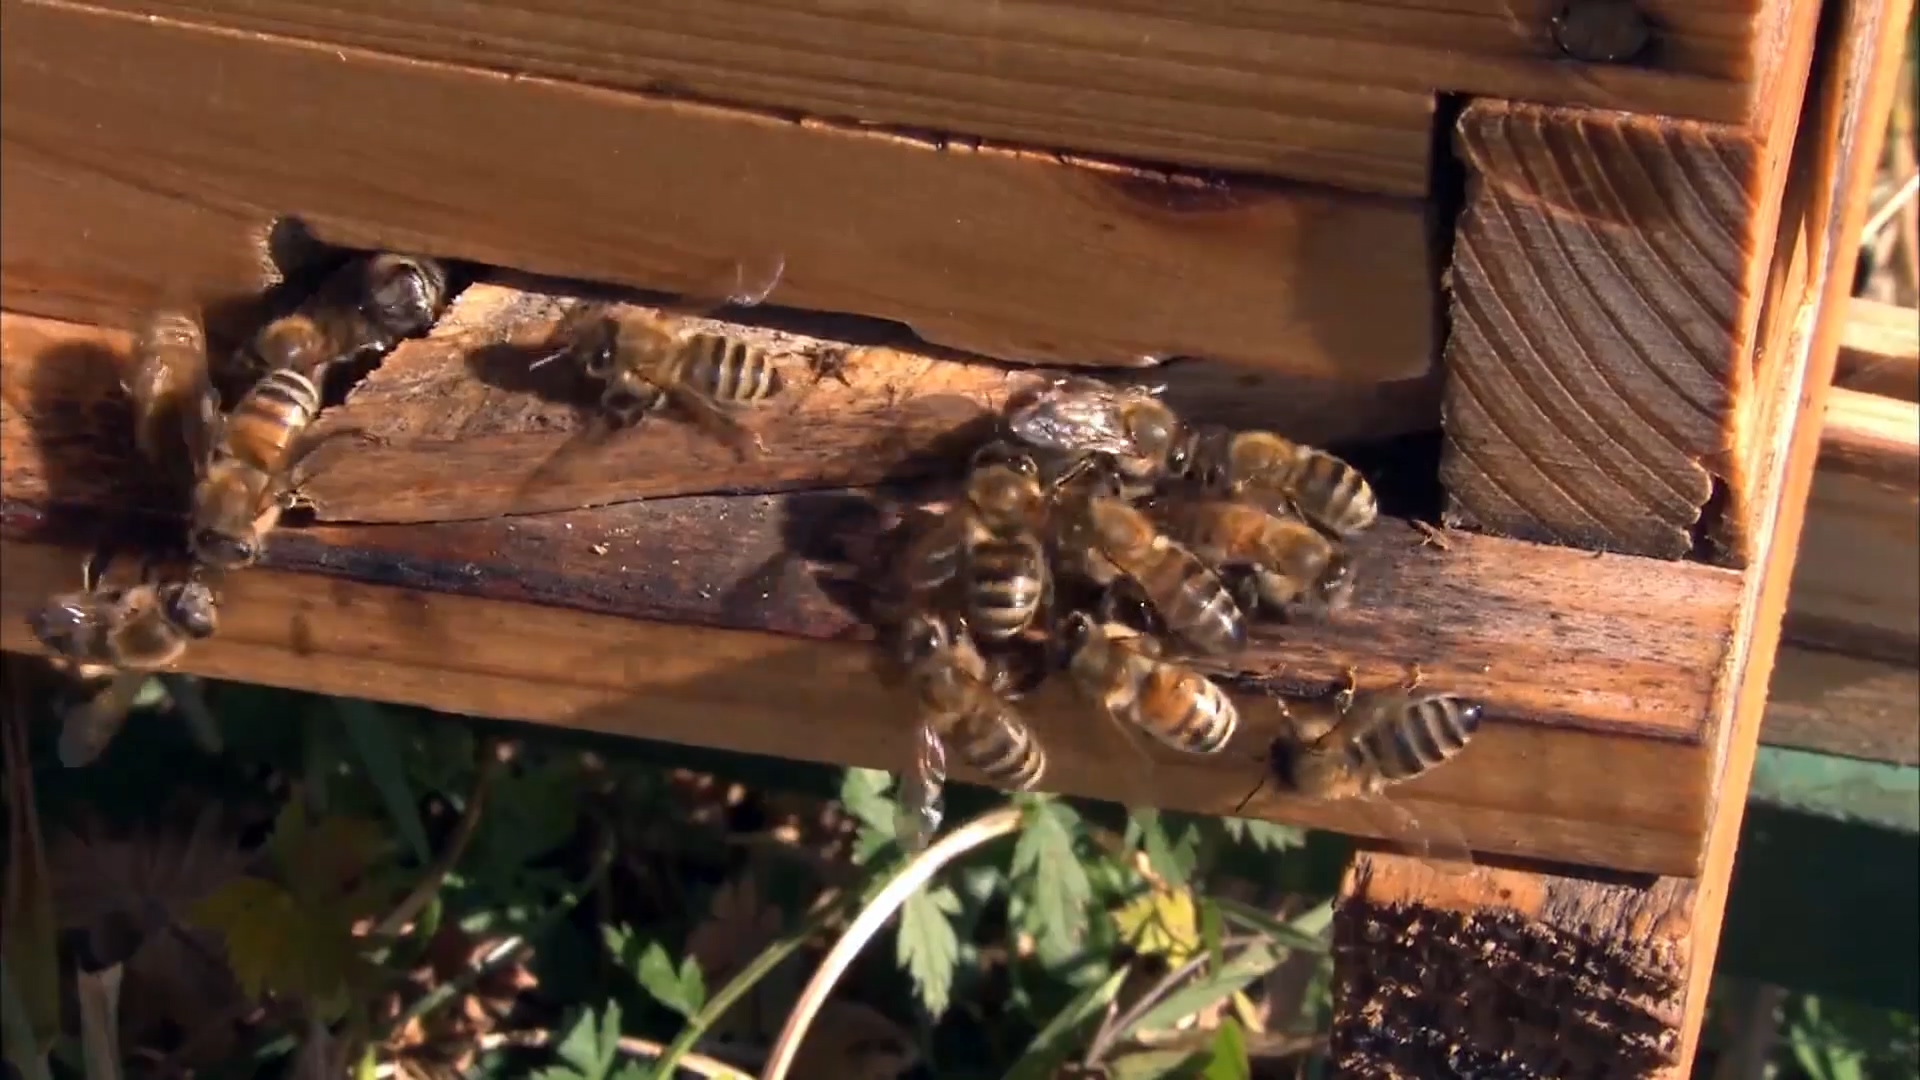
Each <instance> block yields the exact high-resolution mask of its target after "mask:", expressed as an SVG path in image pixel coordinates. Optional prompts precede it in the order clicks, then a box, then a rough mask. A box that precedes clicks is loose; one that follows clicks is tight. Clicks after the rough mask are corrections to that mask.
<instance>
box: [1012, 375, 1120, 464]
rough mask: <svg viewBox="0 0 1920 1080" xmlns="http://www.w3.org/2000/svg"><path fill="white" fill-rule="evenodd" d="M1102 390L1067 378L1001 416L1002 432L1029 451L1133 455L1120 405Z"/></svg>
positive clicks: (1115, 397)
mask: <svg viewBox="0 0 1920 1080" xmlns="http://www.w3.org/2000/svg"><path fill="white" fill-rule="evenodd" d="M1124 400H1125V399H1124V395H1123V394H1122V393H1121V392H1120V391H1118V390H1116V389H1114V388H1113V387H1110V386H1108V385H1106V384H1105V383H1100V382H1094V381H1091V380H1085V379H1075V378H1070V379H1067V380H1065V381H1063V382H1062V383H1060V384H1058V385H1056V386H1053V387H1051V388H1049V389H1046V390H1043V391H1041V392H1040V394H1039V395H1038V396H1037V397H1035V398H1034V400H1032V401H1030V402H1027V403H1025V404H1022V405H1020V406H1019V407H1017V408H1015V409H1014V410H1013V411H1012V412H1010V413H1008V414H1007V428H1008V430H1010V431H1011V432H1013V434H1014V437H1016V438H1018V439H1020V440H1021V441H1022V442H1025V443H1027V444H1028V445H1030V446H1034V447H1038V448H1039V449H1042V450H1051V451H1056V452H1073V451H1091V452H1094V453H1103V454H1125V453H1127V452H1129V451H1131V450H1132V449H1133V440H1132V439H1131V438H1129V437H1128V435H1127V430H1126V424H1125V421H1124V415H1125V414H1124V412H1123V411H1122V409H1121V404H1122V402H1123V401H1124Z"/></svg>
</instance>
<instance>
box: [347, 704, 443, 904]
mask: <svg viewBox="0 0 1920 1080" xmlns="http://www.w3.org/2000/svg"><path fill="white" fill-rule="evenodd" d="M333 709H334V712H335V713H337V714H338V715H339V717H340V725H341V726H342V727H343V728H345V729H346V732H347V739H348V740H349V741H350V742H352V743H353V749H354V752H355V753H357V754H359V756H360V764H361V765H362V766H363V767H364V768H365V769H366V770H367V779H368V780H371V781H372V782H373V786H374V790H376V791H378V792H379V793H380V802H381V803H382V804H383V805H384V806H385V807H386V810H387V817H389V818H391V819H392V820H393V824H394V828H396V829H398V830H400V838H401V839H403V840H405V841H406V842H407V847H409V848H411V849H412V850H413V857H414V858H415V859H418V860H419V861H420V865H422V866H426V865H428V864H430V863H432V862H433V847H432V845H430V844H428V843H427V827H426V825H425V824H424V823H423V822H421V820H420V805H419V802H418V801H417V800H416V799H415V798H414V794H413V787H412V785H411V784H409V783H408V782H407V770H406V767H405V766H404V765H402V764H401V761H400V747H399V744H398V743H396V742H395V741H394V738H393V730H392V729H391V728H390V727H388V725H387V722H386V720H385V718H384V717H382V716H381V714H380V707H379V706H378V705H374V704H373V703H371V702H367V701H361V700H359V699H357V698H334V699H333Z"/></svg>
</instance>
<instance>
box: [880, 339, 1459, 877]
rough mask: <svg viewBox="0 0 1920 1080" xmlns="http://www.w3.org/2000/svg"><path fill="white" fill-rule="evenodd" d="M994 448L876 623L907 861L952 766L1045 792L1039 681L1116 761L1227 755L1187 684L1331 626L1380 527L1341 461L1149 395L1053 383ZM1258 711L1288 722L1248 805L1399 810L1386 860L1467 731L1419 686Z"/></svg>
mask: <svg viewBox="0 0 1920 1080" xmlns="http://www.w3.org/2000/svg"><path fill="white" fill-rule="evenodd" d="M1000 429H1001V430H1000V431H999V432H998V433H997V434H996V435H995V436H994V437H992V438H991V439H990V440H989V441H987V442H986V443H985V444H984V445H982V446H981V447H979V449H978V450H977V451H976V452H975V453H974V455H973V458H972V460H971V462H970V464H969V468H968V471H967V474H966V477H965V480H964V482H963V484H962V487H961V492H960V495H959V497H958V498H956V499H955V500H954V501H953V503H952V504H951V505H950V506H949V507H947V508H946V509H944V510H940V511H928V512H924V513H922V514H921V515H920V516H919V519H918V520H916V521H914V522H912V523H911V524H910V525H909V526H908V527H907V532H906V538H905V539H904V540H903V541H902V543H901V544H900V546H899V548H898V550H897V554H896V555H895V556H894V564H893V566H892V567H891V571H892V572H891V574H890V577H889V587H888V589H887V595H886V596H885V598H884V601H883V603H882V604H881V606H880V608H879V610H880V611H881V612H882V613H883V619H884V621H886V622H887V623H888V624H890V625H889V626H888V627H887V629H888V631H889V635H888V636H889V637H890V639H891V642H892V647H893V650H894V652H895V653H896V656H897V659H898V661H899V663H900V664H901V666H902V667H903V669H904V671H905V673H906V676H907V681H908V683H909V684H910V685H911V687H912V688H913V690H914V692H915V695H916V697H917V700H918V702H919V709H920V715H919V718H918V726H917V728H916V736H915V739H914V746H915V760H914V762H913V766H912V770H911V772H909V773H907V774H906V776H905V779H904V780H903V783H902V794H901V799H900V805H901V817H900V821H899V830H900V840H901V842H902V843H903V844H904V845H905V846H907V847H909V848H918V847H920V846H923V845H924V844H926V842H927V841H928V840H929V839H930V837H931V835H932V834H933V832H935V831H936V830H937V829H938V828H939V824H940V819H941V798H940V793H941V788H942V786H943V784H944V782H945V780H946V777H947V767H946V753H947V750H948V749H949V748H951V749H952V750H953V751H954V752H956V753H957V754H959V756H960V757H962V758H963V759H964V760H966V761H967V762H968V763H969V764H970V765H972V766H973V767H974V768H975V769H977V770H978V771H979V772H980V773H982V774H983V775H984V776H985V777H986V778H987V779H988V780H989V781H991V782H993V783H994V784H996V785H998V786H1001V787H1004V788H1009V789H1013V790H1026V789H1030V788H1032V787H1034V786H1035V785H1036V784H1037V783H1038V782H1039V781H1040V778H1041V777H1042V775H1043V774H1044V773H1045V771H1046V763H1047V757H1046V751H1045V749H1044V748H1043V747H1042V746H1041V744H1040V741H1039V739H1038V738H1037V737H1036V735H1035V733H1034V731H1033V729H1032V728H1031V727H1030V726H1029V725H1028V724H1027V722H1026V721H1025V720H1024V719H1023V718H1022V717H1021V715H1020V713H1019V711H1018V706H1017V704H1016V703H1017V702H1018V700H1019V699H1020V698H1021V697H1023V696H1025V695H1026V694H1027V693H1029V692H1031V690H1033V689H1034V688H1035V687H1036V686H1037V685H1039V682H1040V681H1041V680H1043V679H1044V678H1045V677H1046V676H1047V675H1048V674H1049V673H1050V672H1054V671H1065V672H1066V674H1067V676H1068V678H1069V679H1070V681H1071V683H1072V685H1073V686H1074V688H1075V690H1076V691H1077V692H1078V693H1079V694H1080V695H1081V696H1082V697H1084V698H1086V699H1088V700H1089V701H1090V702H1091V703H1093V704H1094V705H1095V706H1097V707H1098V708H1099V709H1100V710H1101V711H1103V712H1104V713H1105V714H1106V716H1107V717H1108V718H1110V719H1111V720H1113V721H1114V722H1115V723H1116V724H1117V725H1118V726H1119V728H1120V730H1122V731H1123V732H1127V733H1129V735H1128V737H1129V738H1130V737H1131V734H1130V733H1131V732H1133V731H1139V732H1143V733H1144V734H1146V735H1148V736H1150V737H1152V738H1153V739H1155V740H1157V741H1158V742H1160V743H1162V744H1164V745H1166V746H1169V747H1172V748H1173V749H1175V750H1177V751H1181V752H1184V753H1191V754H1216V753H1220V752H1221V751H1223V750H1225V749H1226V748H1227V747H1228V745H1229V744H1230V743H1231V742H1232V740H1233V737H1234V734H1235V732H1236V730H1237V729H1238V727H1239V714H1238V710H1237V707H1236V706H1235V704H1234V702H1233V700H1232V699H1231V698H1229V697H1228V696H1227V695H1226V693H1224V692H1223V691H1222V690H1221V688H1220V687H1219V686H1218V685H1217V684H1215V683H1214V682H1213V681H1212V680H1211V679H1209V678H1208V677H1207V676H1206V675H1205V674H1203V673H1202V672H1201V671H1199V670H1197V668H1196V667H1195V666H1194V663H1193V662H1194V661H1195V660H1196V659H1201V658H1205V659H1208V660H1210V661H1213V662H1215V663H1218V662H1219V661H1221V660H1224V659H1227V658H1230V657H1231V656H1232V655H1233V654H1235V653H1237V652H1239V651H1241V650H1243V649H1244V648H1246V646H1247V641H1248V623H1249V621H1250V620H1253V619H1273V620H1278V621H1295V620H1302V619H1314V618H1320V617H1325V616H1327V615H1329V614H1331V613H1335V612H1338V611H1339V610H1340V609H1342V608H1343V607H1345V606H1346V604H1347V602H1348V600H1349V598H1350V596H1351V594H1352V590H1353V585H1354V571H1353V564H1352V561H1351V559H1350V558H1349V555H1348V551H1347V548H1346V543H1347V541H1348V540H1350V539H1351V538H1352V537H1353V536H1355V535H1357V534H1358V533H1360V532H1362V531H1364V530H1366V529H1367V528H1369V527H1371V526H1372V525H1373V524H1374V521H1375V519H1376V518H1377V516H1378V513H1379V509H1378V504H1377V502H1376V500H1375V497H1374V494H1373V489H1372V487H1371V486H1370V485H1369V484H1368V483H1367V481H1366V478H1365V477H1363V476H1362V475H1361V474H1360V472H1359V471H1358V470H1356V469H1354V468H1353V467H1352V466H1351V465H1349V464H1348V463H1346V462H1345V461H1342V460H1341V459H1339V458H1338V457H1335V456H1334V455H1332V454H1329V453H1327V452H1326V451H1324V450H1320V449H1317V448H1315V447H1311V446H1305V445H1302V444H1299V443H1295V442H1292V441H1290V440H1287V439H1285V438H1282V437H1281V436H1279V435H1275V434H1273V433H1271V432H1266V431H1234V430H1230V429H1227V428H1224V427H1219V426H1216V425H1206V424H1190V423H1187V422H1185V421H1183V420H1182V419H1181V418H1180V417H1179V416H1177V415H1176V414H1175V412H1174V411H1173V409H1171V408H1170V407H1169V406H1168V405H1167V404H1166V403H1165V402H1164V401H1162V400H1161V398H1160V395H1159V393H1158V392H1157V391H1156V390H1155V389H1150V388H1143V387H1131V388H1122V387H1116V386H1114V385H1112V384H1109V383H1106V382H1102V381H1100V380H1097V379H1092V378H1087V377H1080V376H1075V377H1070V378H1064V379H1060V380H1057V381H1055V382H1054V383H1052V385H1050V386H1049V387H1047V388H1045V389H1043V390H1041V391H1040V392H1038V393H1037V394H1034V395H1032V396H1031V397H1030V398H1029V399H1028V400H1026V401H1024V402H1020V403H1018V404H1015V405H1014V406H1012V407H1011V408H1010V409H1009V410H1008V411H1007V412H1006V414H1005V415H1004V417H1003V418H1002V423H1001V424H1000ZM1276 702H1277V703H1278V705H1279V708H1280V710H1281V711H1282V713H1283V714H1284V717H1285V720H1286V722H1285V723H1284V724H1283V731H1282V734H1281V735H1280V736H1278V737H1277V738H1276V739H1275V740H1274V741H1273V742H1272V743H1271V744H1270V745H1269V746H1268V747H1267V749H1266V751H1265V753H1264V754H1262V755H1261V758H1262V760H1263V762H1264V765H1265V768H1264V770H1263V776H1262V780H1261V784H1262V785H1263V786H1264V785H1265V784H1266V783H1267V782H1268V780H1269V779H1271V780H1273V781H1276V782H1278V783H1279V784H1281V785H1282V786H1284V787H1285V788H1286V789H1288V790H1290V791H1293V792H1295V793H1298V794H1301V795H1306V796H1310V797H1316V798H1323V799H1364V800H1368V801H1369V802H1370V804H1371V805H1373V806H1376V807H1379V808H1383V809H1385V808H1390V809H1393V810H1394V820H1393V821H1392V823H1391V824H1389V825H1387V826H1386V828H1387V829H1388V830H1389V831H1390V832H1391V833H1394V834H1398V835H1400V836H1401V837H1403V838H1417V823H1414V822H1413V821H1412V820H1411V815H1409V814H1407V813H1406V812H1405V811H1404V809H1401V808H1398V807H1396V806H1395V804H1392V803H1389V802H1387V801H1386V800H1385V799H1384V798H1382V797H1381V796H1382V795H1383V793H1384V791H1385V789H1386V788H1387V787H1389V786H1390V785H1392V784H1395V783H1399V782H1401V781H1404V780H1409V779H1412V778H1413V777H1415V776H1418V775H1421V774H1422V773H1425V772H1427V771H1428V770H1430V769H1432V768H1434V767H1436V766H1438V765H1440V764H1442V763H1444V762H1446V761H1448V760H1450V759H1452V758H1453V757H1454V756H1455V755H1457V754H1458V753H1459V752H1460V751H1461V750H1462V749H1464V748H1465V746H1466V745H1467V743H1468V741H1469V740H1470V739H1471V738H1472V737H1473V735H1474V733H1475V732H1476V731H1477V730H1478V728H1479V725H1480V718H1481V709H1480V706H1478V705H1477V704H1475V703H1473V702H1470V701H1468V700H1466V699H1464V698H1461V697H1459V696H1456V695H1453V694H1447V693H1436V692H1431V691H1423V690H1421V689H1420V688H1419V685H1418V680H1417V679H1416V680H1414V684H1413V685H1410V686H1397V687H1394V688H1391V689H1382V690H1371V691H1365V692H1362V691H1359V690H1358V688H1357V687H1356V686H1355V685H1353V678H1352V675H1351V673H1349V678H1348V685H1347V688H1346V690H1345V691H1343V692H1342V693H1340V694H1338V695H1336V696H1334V697H1333V698H1331V699H1317V700H1316V699H1303V700H1296V701H1294V702H1293V703H1292V705H1291V706H1289V705H1288V703H1287V702H1285V701H1281V700H1279V699H1276ZM1258 790H1259V788H1258V787H1256V788H1255V790H1254V792H1250V793H1249V794H1248V796H1247V799H1244V800H1242V802H1241V806H1242V807H1244V806H1245V805H1246V802H1247V801H1249V800H1251V798H1252V797H1253V794H1256V793H1257V792H1258ZM1449 854H1454V853H1453V852H1449ZM1459 854H1462V855H1463V854H1464V851H1461V852H1459Z"/></svg>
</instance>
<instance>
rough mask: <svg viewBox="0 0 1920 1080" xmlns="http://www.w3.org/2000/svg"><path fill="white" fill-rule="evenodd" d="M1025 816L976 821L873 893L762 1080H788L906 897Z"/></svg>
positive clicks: (802, 1001) (809, 991)
mask: <svg viewBox="0 0 1920 1080" xmlns="http://www.w3.org/2000/svg"><path fill="white" fill-rule="evenodd" d="M1020 818H1021V813H1020V809H1019V808H1018V807H1012V806H1008V807H1002V808H1001V809H999V810H994V811H991V812H989V813H986V814H982V815H980V816H979V817H977V818H974V819H973V820H972V821H969V822H967V823H966V824H965V825H962V826H960V827H959V828H957V829H955V830H953V831H952V832H951V833H948V834H947V835H946V836H944V837H942V838H941V839H940V841H939V842H938V843H935V844H934V845H933V846H931V847H929V848H927V849H926V850H925V851H922V852H921V853H920V854H918V855H916V856H914V857H913V859H911V860H910V861H909V862H908V863H907V865H905V866H903V867H901V868H900V872H899V873H898V874H896V875H894V878H893V880H892V881H889V882H887V884H886V887H885V888H883V889H881V890H880V891H879V892H878V893H876V894H874V897H873V899H872V900H870V901H868V903H867V906H866V907H865V908H863V909H861V911H860V914H859V915H858V916H856V917H855V918H854V920H853V922H852V923H850V924H848V926H847V929H846V932H845V933H843V934H841V935H840V940H839V941H836V942H834V944H833V949H832V950H831V951H830V952H828V953H827V955H826V958H825V959H823V960H821V961H820V967H819V968H818V969H817V970H815V971H814V973H813V978H812V979H811V980H809V981H808V982H807V986H806V989H805V990H802V991H801V992H800V997H799V999H798V1000H797V1001H795V1002H794V1005H793V1011H792V1012H791V1013H788V1014H787V1022H786V1025H785V1026H784V1027H782V1028H781V1029H780V1037H779V1038H778V1039H776V1040H774V1043H773V1050H772V1051H771V1052H770V1053H768V1054H767V1067H766V1070H765V1071H764V1072H762V1073H761V1074H760V1077H761V1080H786V1075H787V1070H788V1069H790V1068H792V1067H793V1059H794V1057H795V1056H796V1055H798V1054H799V1052H800V1040H801V1039H803V1038H805V1037H806V1034H807V1028H808V1027H809V1026H810V1025H811V1024H812V1023H813V1018H814V1016H815V1014H817V1013H818V1012H819V1011H820V1006H821V1005H822V1004H824V1003H825V1002H826V1000H827V995H828V994H829V993H830V992H832V990H833V985H834V984H835V983H836V982H839V981H840V976H841V975H843V974H845V973H846V970H847V968H848V967H850V966H851V965H852V964H853V958H854V957H856V956H858V955H859V954H860V950H861V949H863V948H865V947H866V944H867V941H868V940H869V939H870V938H872V937H873V935H875V934H877V933H879V932H880V928H881V927H882V926H885V925H886V924H887V922H888V920H890V919H892V918H893V916H894V913H895V912H897V911H899V910H900V906H901V905H902V904H905V903H906V902H907V897H909V896H912V895H913V894H914V892H915V891H917V890H919V889H920V888H922V887H924V886H925V885H926V883H927V882H928V881H930V880H932V878H933V875H935V874H937V873H939V872H940V870H941V868H943V867H945V866H946V865H947V864H948V863H950V862H952V861H953V860H955V859H957V858H959V857H960V856H961V855H964V854H966V853H967V852H969V851H972V850H973V849H974V848H977V847H979V846H981V845H982V844H985V843H987V842H988V841H990V840H996V839H998V838H1000V837H1002V836H1005V835H1007V834H1008V833H1011V832H1013V831H1015V830H1016V829H1018V828H1019V827H1020Z"/></svg>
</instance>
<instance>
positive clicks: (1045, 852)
mask: <svg viewBox="0 0 1920 1080" xmlns="http://www.w3.org/2000/svg"><path fill="white" fill-rule="evenodd" d="M1079 826H1080V816H1079V815H1078V814H1076V813H1074V812H1073V808H1072V807H1069V806H1067V805H1066V804H1064V803H1060V802H1057V801H1055V800H1052V799H1048V798H1039V797H1036V798H1035V799H1034V800H1033V801H1032V802H1031V803H1030V804H1029V805H1028V808H1027V815H1026V821H1025V822H1024V823H1023V825H1022V827H1021V830H1020V839H1019V840H1018V842H1016V843H1015V844H1014V847H1013V877H1014V881H1015V884H1016V886H1022V885H1023V886H1024V890H1023V891H1024V892H1025V893H1026V895H1027V899H1028V903H1027V904H1025V905H1024V906H1023V909H1022V914H1023V915H1024V919H1023V923H1024V926H1023V927H1022V929H1024V930H1026V931H1027V932H1028V933H1030V934H1032V935H1033V936H1034V938H1035V939H1036V941H1037V943H1038V945H1039V947H1040V948H1041V950H1042V951H1043V952H1047V953H1050V954H1051V955H1055V956H1058V955H1062V954H1064V953H1067V952H1070V951H1071V950H1072V949H1074V948H1075V947H1076V946H1077V945H1078V944H1079V942H1080V938H1081V936H1082V935H1083V934H1084V933H1085V932H1086V929H1087V909H1088V906H1089V901H1091V900H1092V899H1093V887H1092V886H1091V885H1090V884H1089V883H1088V881H1087V870H1086V867H1084V866H1082V865H1081V864H1080V857H1079V855H1078V854H1077V853H1076V852H1075V851H1074V843H1073V841H1074V834H1075V832H1076V830H1077V829H1078V828H1079Z"/></svg>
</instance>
